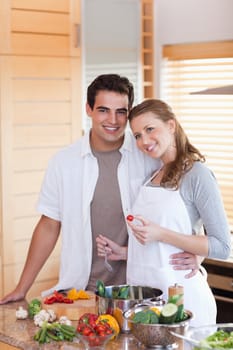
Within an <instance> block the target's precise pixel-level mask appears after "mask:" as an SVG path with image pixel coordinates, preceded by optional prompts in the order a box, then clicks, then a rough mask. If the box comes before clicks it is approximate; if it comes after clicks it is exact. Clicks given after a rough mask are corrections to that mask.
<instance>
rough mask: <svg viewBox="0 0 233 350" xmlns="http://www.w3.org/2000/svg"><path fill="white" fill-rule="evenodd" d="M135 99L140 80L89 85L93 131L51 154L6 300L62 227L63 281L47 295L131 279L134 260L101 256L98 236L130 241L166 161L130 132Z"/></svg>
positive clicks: (16, 295) (184, 258) (100, 80)
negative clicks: (149, 179)
mask: <svg viewBox="0 0 233 350" xmlns="http://www.w3.org/2000/svg"><path fill="white" fill-rule="evenodd" d="M133 100H134V91H133V86H132V84H131V83H130V82H129V80H128V79H127V78H125V77H121V76H119V75H116V74H106V75H101V76H99V77H97V78H96V79H95V80H94V81H93V82H92V83H91V84H90V86H89V87H88V90H87V104H86V111H87V114H88V116H89V117H90V118H91V119H92V128H91V131H90V133H88V134H86V135H85V136H83V137H82V138H81V139H80V140H78V141H77V142H76V143H74V144H72V145H70V146H68V147H66V148H65V149H63V150H61V151H60V152H58V153H57V154H56V155H55V156H54V157H53V158H52V159H51V161H50V163H49V166H48V169H47V172H46V174H45V178H44V181H43V185H42V189H41V193H40V196H39V201H38V211H39V212H40V213H41V218H40V220H39V222H38V224H37V226H36V227H35V230H34V232H33V236H32V241H31V244H30V247H29V252H28V256H27V260H26V263H25V266H24V269H23V272H22V274H21V277H20V280H19V282H18V284H17V286H16V288H15V289H14V290H13V291H12V292H11V293H10V294H8V295H6V296H5V297H4V298H3V299H2V300H1V301H0V304H3V303H7V302H10V301H15V300H20V299H23V298H25V296H26V294H27V292H28V290H29V289H30V287H31V285H32V283H33V282H34V280H35V278H36V276H37V275H38V273H39V271H40V270H41V268H42V266H43V265H44V263H45V262H46V260H47V259H48V257H49V256H50V254H51V252H52V250H53V248H54V246H55V244H56V242H57V239H58V237H59V234H60V231H61V235H62V237H61V239H62V250H61V259H60V274H59V282H58V284H57V285H56V286H54V287H52V288H51V289H50V290H48V291H46V292H44V293H43V295H46V294H49V293H52V292H53V291H54V290H55V289H56V290H59V289H68V288H76V289H89V290H94V289H95V284H96V280H97V279H101V280H103V281H104V283H105V284H106V285H109V284H123V283H125V282H126V262H125V261H123V260H122V261H113V262H112V263H111V264H112V266H113V271H112V272H109V271H108V270H107V269H106V267H105V265H104V261H103V259H102V258H100V257H98V256H97V248H96V237H97V235H98V234H100V233H102V234H104V235H106V236H108V237H109V238H110V239H114V240H115V241H116V242H117V243H118V244H120V245H127V240H128V233H127V227H126V221H125V217H126V216H127V214H128V213H130V208H131V206H132V203H133V201H134V199H135V196H136V194H137V190H138V187H139V185H141V184H142V182H143V181H144V179H145V178H146V176H148V175H150V174H151V172H152V171H154V170H155V169H156V167H157V166H158V165H157V163H156V161H155V160H153V159H151V158H149V157H148V158H147V157H146V156H144V155H143V153H141V152H140V151H138V149H137V147H136V145H135V141H134V138H133V136H132V135H131V134H130V133H125V128H126V125H127V116H128V112H129V110H130V109H131V107H132V105H133ZM178 258H179V256H178ZM180 258H181V260H179V259H178V263H177V264H175V267H176V268H177V266H178V268H181V269H190V268H191V269H192V268H193V269H195V268H196V267H197V264H196V258H195V257H193V256H192V255H190V254H186V253H184V254H183V255H182V254H181V255H180Z"/></svg>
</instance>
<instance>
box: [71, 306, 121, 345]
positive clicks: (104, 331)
mask: <svg viewBox="0 0 233 350" xmlns="http://www.w3.org/2000/svg"><path fill="white" fill-rule="evenodd" d="M119 331H120V328H119V325H118V323H117V321H116V319H115V318H114V317H113V316H111V315H108V314H105V315H100V316H98V315H96V314H92V313H85V314H83V315H82V316H81V317H80V318H79V320H78V324H77V332H78V335H81V337H84V338H85V340H86V342H88V344H89V345H90V346H100V345H102V344H103V343H104V342H105V340H106V338H109V337H110V336H111V339H113V338H114V337H115V336H116V335H117V334H118V333H119Z"/></svg>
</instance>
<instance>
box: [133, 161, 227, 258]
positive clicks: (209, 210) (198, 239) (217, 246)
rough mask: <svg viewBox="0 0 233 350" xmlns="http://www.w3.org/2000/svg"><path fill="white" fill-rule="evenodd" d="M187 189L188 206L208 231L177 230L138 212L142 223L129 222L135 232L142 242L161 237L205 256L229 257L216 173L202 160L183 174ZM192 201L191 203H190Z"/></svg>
mask: <svg viewBox="0 0 233 350" xmlns="http://www.w3.org/2000/svg"><path fill="white" fill-rule="evenodd" d="M182 182H184V183H185V191H184V193H186V194H187V196H188V201H189V206H191V209H190V208H189V210H192V211H193V212H195V215H196V216H197V218H196V219H199V220H201V221H202V223H203V225H204V227H205V230H206V235H187V234H185V233H180V232H175V231H172V230H169V229H167V228H165V227H161V226H159V225H157V224H156V223H152V222H150V221H148V220H146V219H145V218H143V217H142V216H135V218H136V219H137V220H139V221H140V222H141V224H142V225H134V224H133V223H132V222H128V225H129V226H130V227H131V229H132V232H133V234H134V235H135V237H136V238H137V239H138V241H139V242H140V243H141V244H147V243H150V242H153V241H160V242H164V243H167V244H171V245H174V246H175V247H177V248H180V249H182V250H184V251H186V252H189V253H192V254H195V255H200V256H203V257H207V256H208V257H210V258H219V259H226V258H228V257H229V255H230V252H231V237H230V230H229V226H228V223H227V218H226V213H225V211H224V207H223V203H222V198H221V195H220V191H219V188H218V185H217V182H216V179H215V177H214V175H213V173H212V172H211V171H210V170H209V169H208V168H207V167H205V166H204V165H203V164H202V163H199V162H196V164H195V165H194V167H193V168H192V169H191V170H190V171H189V172H188V173H187V174H185V176H184V179H183V180H182ZM190 203H191V204H190Z"/></svg>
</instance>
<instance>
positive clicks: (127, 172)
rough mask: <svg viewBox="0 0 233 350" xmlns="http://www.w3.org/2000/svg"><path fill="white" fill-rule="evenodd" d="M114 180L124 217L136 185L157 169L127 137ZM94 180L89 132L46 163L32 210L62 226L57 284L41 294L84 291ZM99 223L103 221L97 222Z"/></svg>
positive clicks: (128, 135)
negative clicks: (35, 205) (69, 290)
mask: <svg viewBox="0 0 233 350" xmlns="http://www.w3.org/2000/svg"><path fill="white" fill-rule="evenodd" d="M120 152H121V154H122V158H121V161H120V164H119V167H118V181H119V186H120V193H121V199H122V207H123V211H124V214H125V216H127V214H129V213H130V208H131V206H132V204H133V201H134V200H135V196H136V195H137V193H138V190H139V186H140V185H141V184H142V183H143V182H144V181H145V179H146V177H148V176H150V175H151V173H152V171H154V170H155V169H156V168H157V167H158V162H157V161H156V160H154V159H152V158H149V157H147V156H145V155H144V154H143V153H142V152H140V151H139V150H138V149H137V146H136V144H135V140H134V137H133V136H132V134H131V133H130V131H129V132H126V134H125V140H124V143H123V145H122V147H121V148H120ZM97 178H98V163H97V160H96V158H95V157H94V156H93V154H92V152H91V148H90V143H89V133H87V134H86V135H85V136H83V137H82V138H81V139H80V140H78V141H77V142H76V143H74V144H72V145H70V146H68V147H66V148H64V149H63V150H61V151H60V152H58V153H57V154H56V155H55V156H54V157H53V158H52V159H51V161H50V162H49V166H48V169H47V171H46V174H45V177H44V181H43V184H42V189H41V192H40V196H39V200H38V204H37V209H38V211H39V212H40V214H43V215H46V216H48V217H50V218H52V219H54V220H58V221H60V222H61V224H62V237H61V239H62V244H61V247H62V250H61V259H60V274H59V282H58V284H57V285H55V286H54V287H53V288H51V289H50V290H48V291H45V292H43V293H42V295H43V296H45V295H47V294H50V293H52V292H53V291H54V290H59V289H68V288H76V289H85V287H86V285H87V283H88V279H89V274H90V269H91V259H92V233H91V222H90V204H91V201H92V197H93V193H94V190H95V185H96V181H97ZM103 219H104V218H103Z"/></svg>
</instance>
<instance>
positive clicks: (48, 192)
mask: <svg viewBox="0 0 233 350" xmlns="http://www.w3.org/2000/svg"><path fill="white" fill-rule="evenodd" d="M58 175H59V171H58V166H57V162H56V157H53V158H52V159H51V160H50V162H49V164H48V168H47V170H46V173H45V176H44V179H43V182H42V186H41V191H40V194H39V198H38V202H37V206H36V208H37V210H38V212H39V213H40V214H42V215H46V216H48V217H50V218H52V219H54V220H57V221H61V214H60V208H59V203H60V201H59V197H60V194H59V193H60V191H59V176H58Z"/></svg>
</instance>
